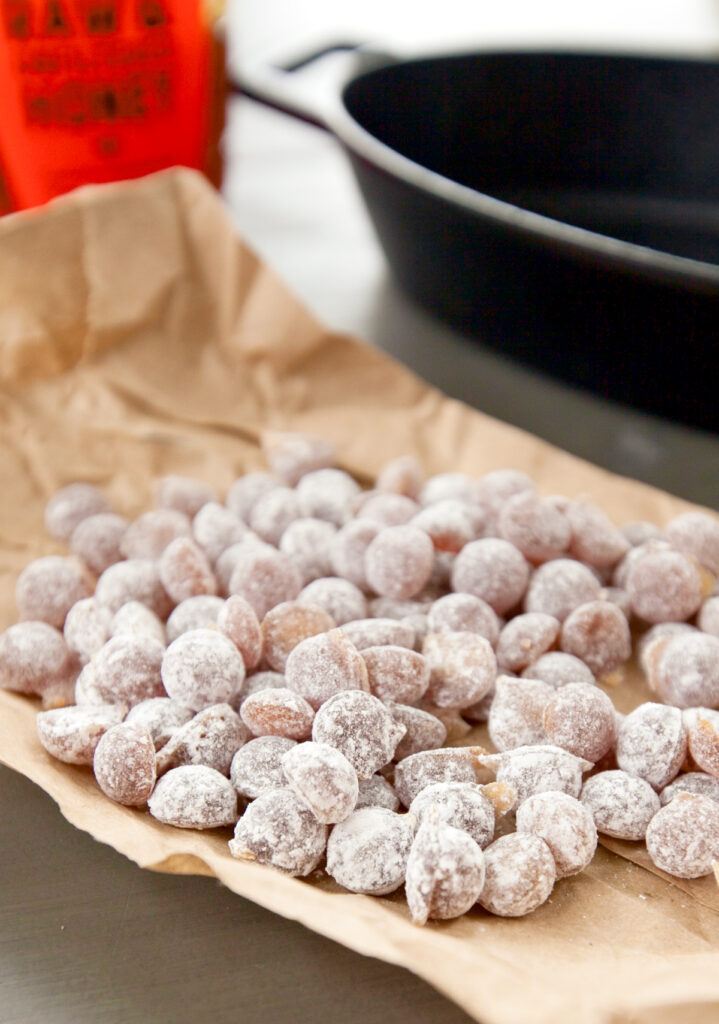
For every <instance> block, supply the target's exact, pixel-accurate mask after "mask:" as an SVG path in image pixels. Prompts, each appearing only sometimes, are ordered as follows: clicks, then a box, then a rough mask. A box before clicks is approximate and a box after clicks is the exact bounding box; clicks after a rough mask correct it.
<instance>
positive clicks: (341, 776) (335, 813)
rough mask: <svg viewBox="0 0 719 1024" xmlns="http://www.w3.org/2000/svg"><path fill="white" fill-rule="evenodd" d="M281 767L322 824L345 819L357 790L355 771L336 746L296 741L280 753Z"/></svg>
mask: <svg viewBox="0 0 719 1024" xmlns="http://www.w3.org/2000/svg"><path fill="white" fill-rule="evenodd" d="M282 770H283V771H284V773H285V777H286V779H287V782H288V784H289V786H290V788H291V789H293V790H294V791H295V793H297V794H298V796H300V797H302V799H303V800H304V802H305V803H306V804H307V806H308V807H309V808H310V810H311V811H312V813H313V814H314V816H315V817H316V818H317V820H318V821H320V822H322V823H323V824H325V825H330V824H335V823H336V822H338V821H344V820H345V818H347V817H349V815H350V814H351V813H352V811H353V810H354V806H355V804H356V803H357V796H358V794H359V790H358V786H357V773H356V772H355V770H354V768H353V767H352V765H351V764H350V762H349V761H348V760H347V758H346V757H345V756H344V754H342V753H340V751H339V750H337V749H336V748H335V747H330V746H329V745H328V744H326V743H317V742H314V741H310V742H307V743H298V744H297V746H295V747H292V749H291V750H288V751H287V753H286V754H285V755H284V756H283V758H282Z"/></svg>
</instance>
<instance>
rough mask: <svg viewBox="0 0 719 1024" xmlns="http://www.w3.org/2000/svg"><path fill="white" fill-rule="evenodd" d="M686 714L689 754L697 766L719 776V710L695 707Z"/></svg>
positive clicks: (685, 722)
mask: <svg viewBox="0 0 719 1024" xmlns="http://www.w3.org/2000/svg"><path fill="white" fill-rule="evenodd" d="M692 712H693V713H687V712H685V714H684V724H685V725H686V729H687V744H688V748H689V754H690V755H691V758H692V760H693V761H694V764H695V765H696V766H697V768H701V770H702V771H704V772H707V774H709V775H713V776H715V777H716V778H719V711H714V710H712V709H711V708H693V709H692Z"/></svg>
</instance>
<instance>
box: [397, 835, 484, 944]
mask: <svg viewBox="0 0 719 1024" xmlns="http://www.w3.org/2000/svg"><path fill="white" fill-rule="evenodd" d="M484 873H485V867H484V855H483V853H482V851H481V849H480V848H479V846H477V844H476V843H475V842H474V840H473V839H472V838H470V836H468V835H467V833H466V832H463V831H461V830H460V829H457V828H452V827H451V826H449V825H446V824H444V823H440V822H439V821H435V820H433V819H432V817H431V816H429V815H428V816H427V818H426V820H425V821H423V822H422V824H421V825H420V827H419V829H418V830H417V835H416V836H415V839H414V842H413V844H412V849H411V850H410V853H409V857H408V858H407V872H406V893H407V903H408V905H409V910H410V913H411V914H412V920H413V922H414V923H415V924H425V923H426V921H427V920H428V919H432V920H441V921H446V920H449V919H450V918H454V917H460V916H461V915H462V914H464V913H466V912H467V911H468V910H470V909H471V907H473V906H474V904H475V903H476V902H477V900H478V899H479V895H480V893H481V892H482V888H483V886H484Z"/></svg>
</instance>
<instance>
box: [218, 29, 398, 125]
mask: <svg viewBox="0 0 719 1024" xmlns="http://www.w3.org/2000/svg"><path fill="white" fill-rule="evenodd" d="M336 53H347V54H349V55H350V59H349V60H348V61H347V64H346V65H345V69H344V70H345V75H344V76H343V78H342V81H343V82H344V81H346V80H347V79H349V78H351V77H353V76H354V75H357V74H360V73H361V72H362V71H369V70H371V69H372V68H375V67H381V66H383V65H386V64H393V63H395V61H396V60H397V57H396V56H394V55H391V54H389V53H385V52H384V51H381V50H379V49H375V48H372V47H371V46H368V45H366V44H362V43H350V42H336V43H328V44H326V45H324V46H321V47H320V48H319V49H316V50H312V51H311V52H309V53H305V54H300V55H298V56H297V57H295V58H293V59H290V60H287V61H283V62H282V63H281V64H259V63H258V64H256V65H254V66H250V67H244V68H243V69H242V70H241V71H240V72H239V73H237V72H235V73H234V74H231V75H230V82H229V85H230V90H231V91H232V92H234V93H238V94H240V95H242V96H247V97H248V98H249V99H252V100H255V101H256V102H258V103H262V104H263V105H264V106H266V107H271V108H272V109H273V110H279V111H280V112H281V113H283V114H289V116H290V117H294V118H296V119H297V120H299V121H304V122H305V123H307V124H311V125H314V126H315V127H316V128H322V129H324V130H325V131H329V132H331V131H332V129H331V127H330V125H329V123H328V117H327V111H326V110H324V109H323V107H326V106H327V102H326V101H327V100H328V97H327V95H326V93H327V89H326V88H325V90H324V91H325V96H324V100H325V102H324V103H323V98H322V97H319V98H318V96H317V95H316V90H315V92H314V94H313V93H312V92H311V91H309V90H306V89H302V88H301V87H298V82H297V80H295V79H294V75H295V74H296V73H297V72H301V71H303V70H304V69H305V68H307V67H309V66H310V65H314V64H315V63H316V62H318V61H322V60H323V59H324V58H327V57H329V56H332V55H334V54H336ZM331 98H332V99H333V100H334V102H335V103H337V102H339V100H340V86H335V88H334V90H333V94H332V97H331Z"/></svg>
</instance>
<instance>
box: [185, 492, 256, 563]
mask: <svg viewBox="0 0 719 1024" xmlns="http://www.w3.org/2000/svg"><path fill="white" fill-rule="evenodd" d="M246 534H247V526H246V525H245V523H243V522H242V520H241V519H240V518H239V517H238V516H236V515H235V513H234V512H232V511H231V510H230V509H229V508H225V506H224V505H220V503H219V502H217V501H208V502H207V504H206V505H203V506H202V508H201V509H200V510H199V511H198V512H197V514H196V515H195V518H194V519H193V520H192V536H193V537H194V539H195V542H196V543H197V544H199V546H200V547H201V548H202V550H203V551H204V553H205V555H206V556H207V558H208V559H209V561H210V564H211V565H214V564H215V562H216V561H217V559H218V558H219V557H220V555H221V554H222V552H223V551H226V550H227V549H228V548H229V547H232V545H233V544H237V543H238V542H239V541H241V540H242V538H243V537H244V536H245V535H246Z"/></svg>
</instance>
